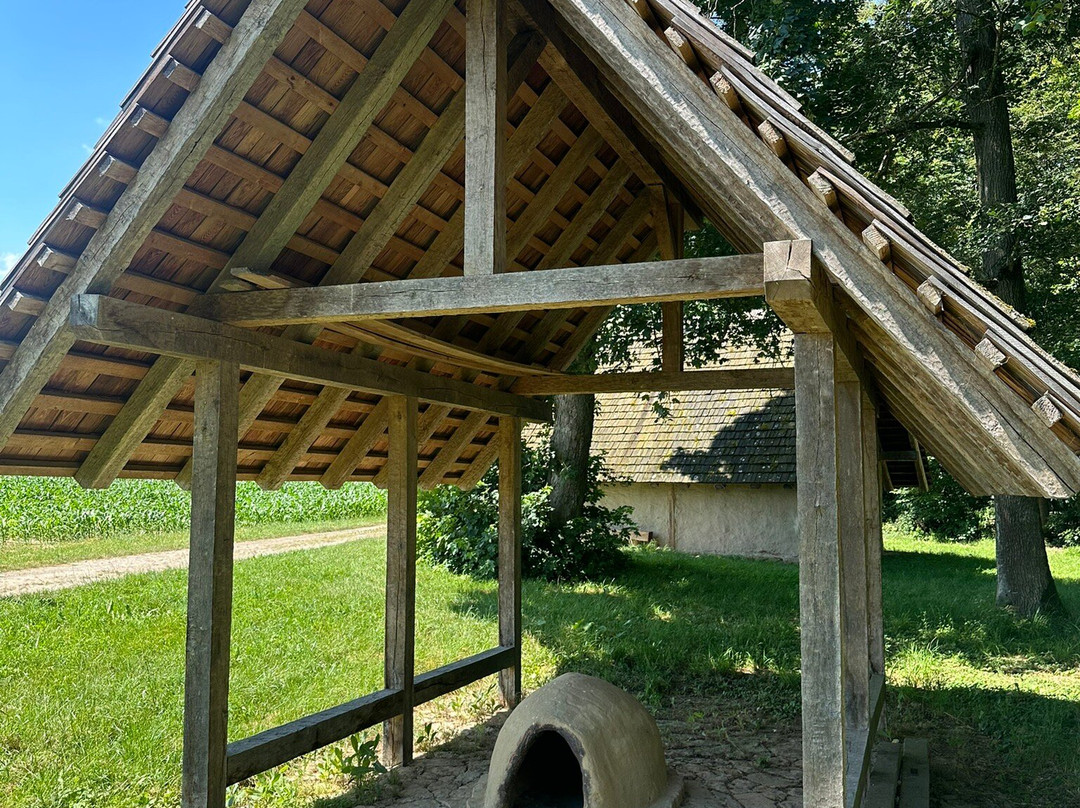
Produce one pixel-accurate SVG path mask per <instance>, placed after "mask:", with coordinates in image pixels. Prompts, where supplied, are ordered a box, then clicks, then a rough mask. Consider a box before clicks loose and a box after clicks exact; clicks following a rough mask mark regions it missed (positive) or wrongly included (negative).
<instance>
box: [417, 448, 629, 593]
mask: <svg viewBox="0 0 1080 808" xmlns="http://www.w3.org/2000/svg"><path fill="white" fill-rule="evenodd" d="M536 444H537V446H536V447H532V446H526V447H525V449H524V454H523V457H522V492H523V496H522V508H521V515H522V518H521V536H522V549H521V562H522V572H523V574H524V575H525V576H526V577H531V578H544V579H546V580H549V581H573V580H580V579H594V580H595V579H601V578H605V577H608V576H610V575H611V574H612V573H614V572H616V571H618V569H619V568H620V567H621V566H622V564H623V562H624V560H625V558H624V556H623V554H622V552H621V548H623V547H625V546H626V544H627V542H628V540H629V538H630V532H631V530H632V529H633V527H632V521H631V514H630V509H629V508H626V507H623V508H606V507H604V506H603V505H601V504H600V499H601V497H602V493H601V491H600V483H601V481H602V480H603V479H605V478H606V477H607V474H606V471H605V469H604V467H603V463H602V461H601V460H600V459H599V458H596V457H594V458H592V459H591V462H590V464H589V469H588V486H587V494H586V498H585V507H584V509H583V511H582V514H581V516H580V517H577V518H575V519H571V520H569V521H567V522H565V523H562V524H560V525H558V526H556V527H555V528H554V529H553V528H552V526H551V518H550V512H551V505H550V501H549V500H550V497H551V487H550V486H549V485H548V481H547V470H548V469H549V468H550V466H551V462H552V459H551V448H550V445H549V443H548V442H547V441H536ZM498 517H499V476H498V468H493V469H491V470H490V471H488V473H487V474H486V475H485V476H484V478H483V480H481V481H480V483H479V484H478V485H477V486H476V487H475V488H473V489H472V490H469V491H462V490H460V489H458V488H455V487H453V486H445V485H444V486H439V487H438V488H436V489H434V490H433V491H429V492H424V493H422V494H421V495H420V501H419V518H418V524H417V549H418V550H419V552H420V554H421V555H423V556H425V557H427V558H428V559H429V560H431V561H433V562H434V563H436V564H441V565H442V566H444V567H446V568H447V569H449V570H451V571H452V572H456V573H459V574H464V575H472V576H475V577H477V578H494V577H495V575H496V573H497V570H498V549H499V532H498Z"/></svg>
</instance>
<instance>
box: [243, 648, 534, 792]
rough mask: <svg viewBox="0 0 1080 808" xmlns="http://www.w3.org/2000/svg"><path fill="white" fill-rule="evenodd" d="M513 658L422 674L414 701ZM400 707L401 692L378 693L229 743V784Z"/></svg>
mask: <svg viewBox="0 0 1080 808" xmlns="http://www.w3.org/2000/svg"><path fill="white" fill-rule="evenodd" d="M513 658H514V649H512V648H503V647H497V648H492V649H490V650H488V651H483V652H481V653H479V654H474V655H473V656H471V657H467V658H466V659H462V660H460V661H458V662H453V663H451V664H449V665H444V666H443V667H441V668H436V669H435V670H432V671H428V672H427V673H423V674H420V675H419V676H417V677H416V678H415V680H414V685H413V703H414V705H417V704H424V703H426V702H429V701H431V700H432V699H437V698H439V696H445V695H446V694H447V693H452V692H453V691H455V690H457V689H459V688H461V687H464V686H465V685H468V684H471V683H473V682H476V681H478V680H480V679H483V678H484V677H485V676H491V675H492V674H495V673H498V672H499V671H500V670H502V669H503V668H505V667H506V666H507V665H508V664H510V662H511V661H512V660H513ZM403 707H404V699H403V695H402V691H401V690H396V689H387V690H380V691H378V692H376V693H371V694H369V695H367V696H362V697H361V698H358V699H354V700H352V701H349V702H346V703H345V704H342V705H339V706H337V707H331V708H330V709H328V710H323V711H321V712H318V713H314V714H313V715H309V716H305V717H304V718H298V719H297V720H295V721H290V722H289V723H287V724H282V725H281V726H279V727H274V728H273V729H268V730H266V731H265V732H260V733H258V734H257V735H252V736H251V737H250V738H245V739H243V740H241V741H233V742H232V743H231V744H229V747H228V752H227V759H228V764H227V768H228V775H227V779H228V782H229V785H232V784H234V783H239V782H240V781H242V780H246V779H247V778H249V777H253V776H254V775H256V774H259V773H260V772H264V771H267V770H268V769H272V768H274V767H275V766H280V765H281V764H282V763H286V762H288V761H290V760H292V759H294V758H297V757H300V756H301V755H306V754H308V753H309V752H314V751H315V750H316V749H321V748H322V747H324V746H328V745H329V744H332V743H336V742H337V741H340V740H342V739H344V738H348V737H349V736H350V735H353V734H355V733H357V732H361V731H363V730H365V729H367V728H369V727H373V726H375V725H376V724H380V723H382V722H383V721H386V720H387V719H389V718H393V717H394V716H396V715H399V714H400V713H401V711H402V709H403Z"/></svg>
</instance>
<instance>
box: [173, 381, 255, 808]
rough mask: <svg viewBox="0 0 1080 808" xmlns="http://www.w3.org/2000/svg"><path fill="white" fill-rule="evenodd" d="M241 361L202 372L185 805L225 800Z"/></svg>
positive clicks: (202, 806) (216, 807) (208, 805)
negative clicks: (239, 363)
mask: <svg viewBox="0 0 1080 808" xmlns="http://www.w3.org/2000/svg"><path fill="white" fill-rule="evenodd" d="M239 389H240V368H239V366H238V365H237V364H236V363H235V362H205V363H201V364H200V365H199V366H198V369H197V372H196V376H195V435H194V438H193V442H194V453H193V460H192V463H193V469H194V474H193V475H192V485H191V549H190V557H189V565H188V610H187V648H186V661H185V669H184V753H183V773H182V777H181V804H182V805H183V808H224V806H225V786H226V767H225V763H226V760H225V754H226V751H225V750H226V743H227V740H228V737H227V735H228V723H229V641H230V632H231V628H232V574H233V539H234V530H235V515H236V445H237V429H238V421H239V410H238V400H239Z"/></svg>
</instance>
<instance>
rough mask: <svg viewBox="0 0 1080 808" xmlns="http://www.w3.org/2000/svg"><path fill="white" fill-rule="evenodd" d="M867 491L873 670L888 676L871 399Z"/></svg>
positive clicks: (866, 415) (866, 409)
mask: <svg viewBox="0 0 1080 808" xmlns="http://www.w3.org/2000/svg"><path fill="white" fill-rule="evenodd" d="M862 431H863V443H862V446H863V453H864V455H863V473H864V474H865V475H866V482H865V484H864V486H863V494H864V495H865V496H866V507H865V508H864V511H863V515H864V516H865V518H866V581H867V611H868V613H869V624H868V626H867V632H868V634H869V645H870V673H871V674H872V675H873V676H884V675H885V626H884V622H883V616H884V610H883V606H882V598H881V553H882V549H883V548H882V536H881V491H882V485H881V462H880V456H879V453H878V437H877V415H876V412H875V410H874V407H873V405H872V404H871V403H870V401H869V399H868V398H864V399H863V426H862Z"/></svg>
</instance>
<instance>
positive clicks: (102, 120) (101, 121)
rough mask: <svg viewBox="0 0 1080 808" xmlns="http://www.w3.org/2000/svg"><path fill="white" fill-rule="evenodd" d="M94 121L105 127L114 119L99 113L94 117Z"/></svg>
mask: <svg viewBox="0 0 1080 808" xmlns="http://www.w3.org/2000/svg"><path fill="white" fill-rule="evenodd" d="M94 123H96V124H97V125H98V126H101V127H105V126H108V125H109V124H110V123H112V121H110V120H109V119H108V118H105V117H102V116H101V115H98V116H97V117H96V118H94Z"/></svg>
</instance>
